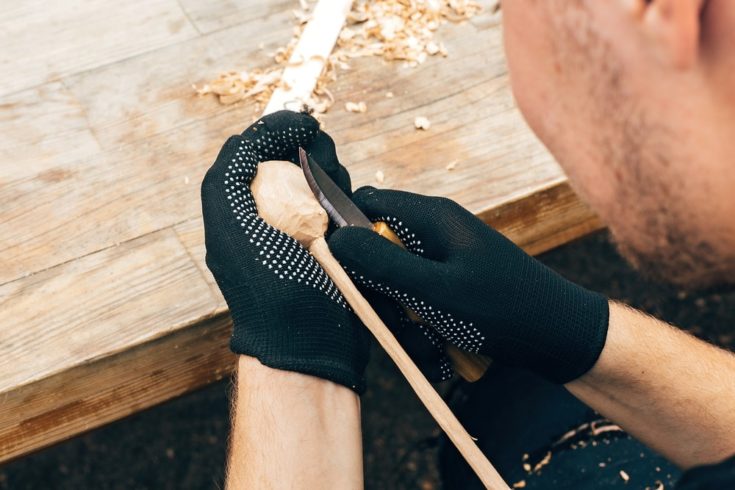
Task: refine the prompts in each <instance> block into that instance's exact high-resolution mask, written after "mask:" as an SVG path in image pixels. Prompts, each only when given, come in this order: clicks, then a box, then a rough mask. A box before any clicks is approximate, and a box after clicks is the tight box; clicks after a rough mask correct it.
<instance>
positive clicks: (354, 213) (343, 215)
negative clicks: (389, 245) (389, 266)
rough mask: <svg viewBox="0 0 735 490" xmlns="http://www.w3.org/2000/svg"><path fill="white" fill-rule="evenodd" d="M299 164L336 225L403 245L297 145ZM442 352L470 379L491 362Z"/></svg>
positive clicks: (450, 347) (447, 347) (409, 312)
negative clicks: (368, 214)
mask: <svg viewBox="0 0 735 490" xmlns="http://www.w3.org/2000/svg"><path fill="white" fill-rule="evenodd" d="M299 163H300V164H301V169H302V170H303V172H304V177H305V178H306V182H307V183H308V184H309V188H310V189H311V191H312V192H313V193H314V196H316V198H317V200H318V201H319V203H320V204H321V205H322V207H323V208H324V210H325V211H326V212H327V214H328V215H329V217H330V218H331V219H332V221H334V223H335V224H336V225H337V226H338V227H340V228H341V227H343V226H359V227H361V228H367V229H369V230H373V231H375V232H376V233H377V234H379V235H380V236H382V237H383V238H385V239H387V240H390V241H391V242H393V243H395V244H396V245H399V246H401V247H403V248H405V247H404V246H403V243H401V239H400V238H399V237H398V235H396V234H395V232H393V230H391V229H390V227H389V226H388V225H387V224H386V223H384V222H382V221H379V222H376V223H373V222H372V221H370V219H369V218H368V217H367V216H365V214H364V213H363V212H362V211H361V210H360V208H358V207H357V206H356V205H355V204H354V203H353V202H352V200H351V199H350V198H349V197H347V194H345V193H344V192H343V191H342V189H340V188H339V186H338V185H337V184H335V183H334V181H333V180H332V178H331V177H330V176H329V175H328V174H327V173H326V172H325V171H324V170H322V168H321V166H320V165H319V164H318V163H317V162H315V161H314V159H313V158H312V157H311V156H309V155H307V153H306V151H305V150H304V149H303V148H299ZM406 314H407V315H408V317H409V318H410V319H411V320H412V321H414V322H422V320H421V318H420V317H419V316H418V315H417V314H416V313H415V312H413V311H412V310H410V309H408V308H406ZM445 351H446V353H447V355H448V356H449V359H450V360H451V361H452V364H453V367H454V369H455V371H457V373H459V374H460V375H461V376H462V377H463V378H464V379H466V380H467V381H470V382H473V381H477V380H478V379H480V378H481V377H482V375H483V374H485V371H486V370H487V367H488V366H489V365H490V359H489V358H487V357H484V356H481V355H479V354H472V353H469V352H466V351H463V350H461V349H459V348H458V347H456V346H454V345H452V344H449V343H447V344H446V345H445Z"/></svg>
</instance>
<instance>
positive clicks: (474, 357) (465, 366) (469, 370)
mask: <svg viewBox="0 0 735 490" xmlns="http://www.w3.org/2000/svg"><path fill="white" fill-rule="evenodd" d="M373 231H375V233H377V234H378V235H380V236H382V237H383V238H385V239H386V240H390V241H391V242H393V243H395V244H396V245H398V246H400V247H402V248H406V247H405V246H404V245H403V242H401V239H400V238H398V235H396V234H395V232H394V231H393V230H391V229H390V227H389V226H388V224H387V223H385V222H384V221H378V222H376V223H373ZM404 308H405V307H404ZM405 309H406V315H407V316H408V318H410V319H411V321H413V322H415V323H424V321H423V320H422V319H421V317H420V316H418V315H417V314H416V312H414V311H413V310H411V309H409V308H405ZM444 350H445V352H446V353H447V357H449V360H450V361H451V362H452V367H453V368H454V370H455V371H456V372H457V373H458V374H459V375H460V376H462V377H463V378H464V379H465V380H467V381H469V382H470V383H474V382H475V381H477V380H478V379H480V378H482V375H483V374H485V371H487V368H488V366H490V363H491V362H492V360H491V359H490V358H489V357H486V356H483V355H480V354H473V353H471V352H467V351H463V350H462V349H460V348H459V347H457V346H455V345H453V344H451V343H449V342H447V343H446V344H445V345H444Z"/></svg>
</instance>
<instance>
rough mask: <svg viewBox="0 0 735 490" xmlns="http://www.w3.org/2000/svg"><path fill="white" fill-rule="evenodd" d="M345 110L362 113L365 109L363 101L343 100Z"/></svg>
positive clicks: (365, 105)
mask: <svg viewBox="0 0 735 490" xmlns="http://www.w3.org/2000/svg"><path fill="white" fill-rule="evenodd" d="M345 110H346V111H347V112H357V113H363V112H365V111H367V104H365V102H345Z"/></svg>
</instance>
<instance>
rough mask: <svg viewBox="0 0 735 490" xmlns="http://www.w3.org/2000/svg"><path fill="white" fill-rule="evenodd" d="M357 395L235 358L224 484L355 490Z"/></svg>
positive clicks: (358, 475)
mask: <svg viewBox="0 0 735 490" xmlns="http://www.w3.org/2000/svg"><path fill="white" fill-rule="evenodd" d="M362 482H363V477H362V442H361V432H360V399H359V397H358V396H357V395H356V394H355V393H354V392H353V391H352V390H350V389H348V388H345V387H343V386H340V385H338V384H335V383H332V382H330V381H326V380H323V379H320V378H316V377H313V376H307V375H304V374H300V373H295V372H290V371H281V370H277V369H271V368H269V367H266V366H264V365H262V364H261V363H260V362H259V361H258V360H257V359H254V358H252V357H247V356H241V357H240V360H239V366H238V373H237V396H236V402H235V405H234V407H233V430H232V436H231V448H230V456H229V461H228V475H227V488H228V489H231V490H237V489H246V488H247V489H250V488H264V489H270V488H346V489H353V488H362V486H363V483H362Z"/></svg>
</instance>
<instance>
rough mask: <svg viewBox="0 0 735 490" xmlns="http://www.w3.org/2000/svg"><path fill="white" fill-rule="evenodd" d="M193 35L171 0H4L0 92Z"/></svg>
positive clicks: (0, 15)
mask: <svg viewBox="0 0 735 490" xmlns="http://www.w3.org/2000/svg"><path fill="white" fill-rule="evenodd" d="M197 35H198V33H197V31H196V29H195V28H194V27H193V26H192V25H191V24H190V23H189V21H188V19H187V18H186V16H185V15H184V13H183V12H182V10H181V9H180V8H179V6H178V4H177V3H176V0H131V1H126V2H110V1H108V0H67V1H64V2H47V1H44V0H27V1H24V2H4V3H3V7H2V9H0V46H2V47H3V56H2V57H1V58H0V73H3V77H2V79H1V80H0V96H2V95H5V94H8V93H11V92H16V91H19V90H23V89H26V88H30V87H34V86H36V85H41V84H43V83H45V82H48V81H53V80H58V79H60V78H61V77H63V76H64V75H69V74H72V73H78V72H80V71H82V70H89V69H91V68H94V67H97V66H101V65H106V64H110V63H114V62H116V61H119V60H122V59H124V58H127V57H130V56H134V55H136V54H139V53H143V52H145V51H150V50H152V49H155V48H158V47H161V46H166V45H169V44H172V43H176V42H179V41H182V40H184V39H189V38H192V37H194V36H197Z"/></svg>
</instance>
